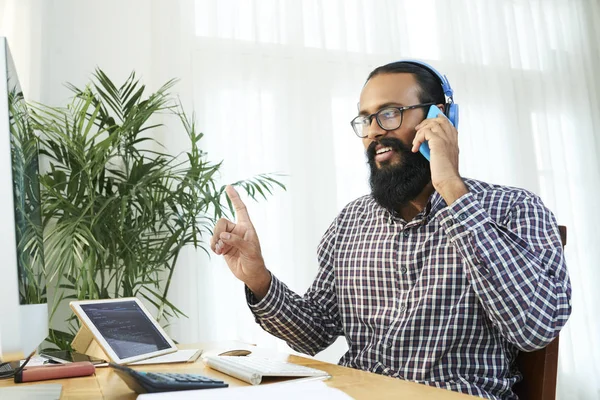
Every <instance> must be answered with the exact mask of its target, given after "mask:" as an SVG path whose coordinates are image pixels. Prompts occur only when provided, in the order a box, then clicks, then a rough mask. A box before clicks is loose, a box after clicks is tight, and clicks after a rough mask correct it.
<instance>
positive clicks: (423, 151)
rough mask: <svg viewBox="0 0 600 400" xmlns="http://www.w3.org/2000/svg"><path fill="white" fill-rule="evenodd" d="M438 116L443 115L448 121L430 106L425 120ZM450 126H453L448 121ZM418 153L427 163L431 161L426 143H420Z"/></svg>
mask: <svg viewBox="0 0 600 400" xmlns="http://www.w3.org/2000/svg"><path fill="white" fill-rule="evenodd" d="M440 114H441V115H443V116H444V118H446V119H448V118H447V117H446V116H445V115H444V113H443V112H442V110H440V109H439V108H438V107H437V106H436V105H432V106H430V107H429V112H428V113H427V116H426V117H425V119H429V118H435V117H437V116H438V115H440ZM450 124H451V125H452V126H454V125H453V124H452V121H450ZM419 151H420V152H421V154H423V157H425V158H426V159H427V161H431V155H430V153H431V152H430V150H429V144H427V141H424V142H423V143H421V146H419Z"/></svg>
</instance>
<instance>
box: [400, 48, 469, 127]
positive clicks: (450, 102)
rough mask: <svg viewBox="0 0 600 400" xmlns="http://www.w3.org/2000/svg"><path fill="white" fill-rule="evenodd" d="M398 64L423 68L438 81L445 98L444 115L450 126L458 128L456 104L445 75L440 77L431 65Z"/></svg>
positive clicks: (413, 61)
mask: <svg viewBox="0 0 600 400" xmlns="http://www.w3.org/2000/svg"><path fill="white" fill-rule="evenodd" d="M398 62H403V63H408V64H413V65H416V66H418V67H421V68H424V69H426V70H428V71H429V72H431V73H432V74H433V75H435V76H436V77H437V78H438V79H439V81H440V83H441V84H442V90H443V91H444V95H445V96H446V97H447V99H446V110H445V114H446V116H447V117H448V119H449V120H450V121H451V122H452V124H454V126H455V127H458V104H456V103H455V102H454V90H452V87H451V86H450V82H449V81H448V78H446V75H442V74H441V73H439V72H438V71H437V70H436V69H435V68H433V67H432V66H431V65H429V64H427V63H425V62H423V61H419V60H412V59H406V60H399V61H398Z"/></svg>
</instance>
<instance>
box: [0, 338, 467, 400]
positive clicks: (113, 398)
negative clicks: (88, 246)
mask: <svg viewBox="0 0 600 400" xmlns="http://www.w3.org/2000/svg"><path fill="white" fill-rule="evenodd" d="M181 347H182V348H202V349H204V350H205V351H208V350H210V349H232V348H247V349H249V350H251V351H252V355H258V356H266V357H270V358H276V359H279V360H284V361H285V360H287V361H289V362H293V363H296V364H301V365H306V366H308V367H313V368H317V369H321V370H324V371H327V372H328V373H329V374H330V375H331V376H332V378H331V379H328V380H327V381H325V382H326V383H327V384H328V385H329V386H331V387H334V388H338V389H340V390H342V391H343V392H345V393H346V394H348V395H350V396H352V397H353V398H355V399H384V398H385V399H387V398H390V396H391V395H393V397H394V398H395V399H420V398H427V399H432V400H460V399H464V400H467V399H473V398H474V397H471V396H467V395H463V394H460V393H455V392H451V391H448V390H443V389H437V388H434V387H430V386H426V385H420V384H417V383H413V382H407V381H403V380H401V379H396V378H390V377H386V376H382V375H377V374H373V373H370V372H365V371H360V370H356V369H352V368H346V367H341V366H339V365H335V364H329V363H325V362H322V361H317V360H313V359H310V358H305V357H299V356H294V355H288V354H283V353H276V352H274V351H272V350H267V349H261V348H259V347H254V346H251V345H245V344H241V343H239V342H237V343H235V344H233V343H232V342H223V343H205V344H197V345H188V346H181ZM252 355H251V356H252ZM135 368H136V369H141V370H146V371H161V372H183V373H196V374H201V375H205V376H208V377H213V378H219V379H221V380H224V381H225V382H227V383H228V384H229V386H230V387H235V386H247V385H248V384H247V383H245V382H242V381H240V380H238V379H235V378H233V377H230V376H229V375H225V374H222V373H220V372H218V371H215V370H212V369H210V368H208V367H206V366H205V365H204V363H203V362H202V361H201V360H200V359H198V361H197V362H195V363H189V364H162V365H144V366H139V367H135ZM41 383H60V384H62V385H63V391H62V396H61V400H79V399H82V400H83V399H86V400H88V399H90V400H93V399H110V400H117V399H118V400H134V399H135V398H136V396H137V395H136V394H135V393H134V392H132V391H131V390H130V389H129V388H128V387H127V385H125V383H124V382H123V381H122V380H121V378H119V377H118V376H117V375H116V374H115V373H114V372H113V371H112V369H111V368H96V375H95V376H89V377H81V378H70V379H57V380H50V381H42V382H32V383H21V384H19V386H21V385H35V384H41ZM14 385H15V384H14V383H13V381H12V380H10V379H9V380H0V388H2V387H6V386H14Z"/></svg>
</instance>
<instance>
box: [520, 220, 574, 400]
mask: <svg viewBox="0 0 600 400" xmlns="http://www.w3.org/2000/svg"><path fill="white" fill-rule="evenodd" d="M558 228H559V230H560V239H561V241H562V245H563V247H564V246H566V244H567V228H566V227H565V226H559V227H558ZM517 367H518V368H519V371H520V372H521V374H523V380H522V381H521V382H519V383H517V384H516V385H515V386H514V387H513V390H514V392H515V393H516V394H517V396H519V399H521V400H555V399H556V374H557V372H558V337H557V338H556V339H554V340H553V341H552V342H551V343H550V344H549V345H548V346H546V347H544V348H543V349H540V350H536V351H532V352H519V355H518V356H517Z"/></svg>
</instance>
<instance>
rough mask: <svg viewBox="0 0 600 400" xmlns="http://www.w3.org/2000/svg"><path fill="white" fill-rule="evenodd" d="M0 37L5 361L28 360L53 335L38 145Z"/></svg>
mask: <svg viewBox="0 0 600 400" xmlns="http://www.w3.org/2000/svg"><path fill="white" fill-rule="evenodd" d="M29 117H30V114H29V113H28V109H27V106H26V104H25V101H24V97H23V92H22V90H21V85H20V84H19V80H18V79H17V73H16V70H15V64H14V62H13V59H12V57H11V54H10V51H9V49H8V43H7V41H6V39H5V38H3V37H0V194H1V195H0V221H1V223H0V255H1V256H2V262H0V361H2V362H5V361H12V360H18V359H22V358H24V357H26V356H27V355H28V354H29V353H31V352H32V350H35V349H36V348H37V346H39V344H40V343H41V342H42V341H43V340H44V339H45V338H46V337H47V335H48V305H47V301H46V293H47V291H46V280H45V276H46V275H45V271H44V254H43V240H42V229H43V225H42V210H41V204H42V203H41V198H40V184H39V178H38V168H39V166H38V140H37V137H36V135H35V132H34V129H33V127H32V124H31V122H30V118H29Z"/></svg>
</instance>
